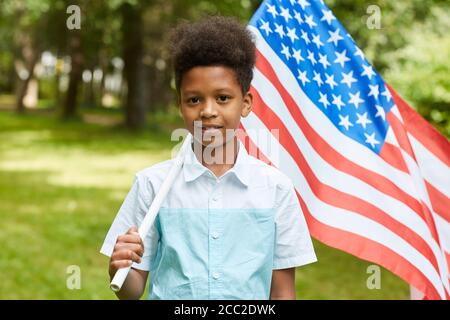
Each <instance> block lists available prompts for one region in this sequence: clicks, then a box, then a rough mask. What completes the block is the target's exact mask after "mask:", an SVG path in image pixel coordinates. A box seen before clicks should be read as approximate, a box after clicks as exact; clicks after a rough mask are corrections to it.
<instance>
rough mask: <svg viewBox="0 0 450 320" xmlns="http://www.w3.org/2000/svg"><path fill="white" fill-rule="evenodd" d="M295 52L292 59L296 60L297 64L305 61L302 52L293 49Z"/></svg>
mask: <svg viewBox="0 0 450 320" xmlns="http://www.w3.org/2000/svg"><path fill="white" fill-rule="evenodd" d="M292 50H293V51H294V53H293V55H292V57H293V58H294V59H295V61H296V62H297V64H299V63H300V61H305V59H303V57H302V55H301V54H302V50H300V49H299V50H296V49H292Z"/></svg>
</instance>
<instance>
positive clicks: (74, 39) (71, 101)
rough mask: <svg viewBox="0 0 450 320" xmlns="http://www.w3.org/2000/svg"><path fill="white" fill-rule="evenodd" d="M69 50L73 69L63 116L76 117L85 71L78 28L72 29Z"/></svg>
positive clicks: (65, 117) (67, 117)
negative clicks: (83, 72)
mask: <svg viewBox="0 0 450 320" xmlns="http://www.w3.org/2000/svg"><path fill="white" fill-rule="evenodd" d="M69 52H70V62H71V70H70V75H69V87H68V89H67V94H66V100H65V103H64V109H63V118H64V119H69V118H74V117H75V116H76V113H77V97H78V90H79V87H80V82H81V75H82V71H83V51H82V46H81V35H80V32H79V31H78V30H72V31H70V39H69Z"/></svg>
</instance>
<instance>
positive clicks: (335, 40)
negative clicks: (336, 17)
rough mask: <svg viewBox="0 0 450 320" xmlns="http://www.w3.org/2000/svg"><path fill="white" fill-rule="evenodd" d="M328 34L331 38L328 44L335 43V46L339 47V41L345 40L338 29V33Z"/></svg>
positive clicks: (330, 32)
mask: <svg viewBox="0 0 450 320" xmlns="http://www.w3.org/2000/svg"><path fill="white" fill-rule="evenodd" d="M328 33H329V34H330V37H329V38H328V40H327V42H328V43H330V42H333V44H334V46H337V44H338V41H339V40H343V39H344V38H343V37H341V35H340V34H339V29H336V31H334V32H332V31H328Z"/></svg>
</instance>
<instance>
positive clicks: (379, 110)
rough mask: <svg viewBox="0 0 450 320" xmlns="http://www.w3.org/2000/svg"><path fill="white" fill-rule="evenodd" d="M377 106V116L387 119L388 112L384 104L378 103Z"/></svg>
mask: <svg viewBox="0 0 450 320" xmlns="http://www.w3.org/2000/svg"><path fill="white" fill-rule="evenodd" d="M375 108H377V113H376V114H375V117H376V118H378V117H381V119H383V121H384V120H386V112H385V111H384V109H383V107H382V106H379V105H376V106H375Z"/></svg>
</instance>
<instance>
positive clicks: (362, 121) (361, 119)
mask: <svg viewBox="0 0 450 320" xmlns="http://www.w3.org/2000/svg"><path fill="white" fill-rule="evenodd" d="M356 116H357V117H358V120H356V123H358V124H360V125H361V126H362V127H363V128H364V130H365V129H366V126H367V124H369V123H372V121H370V120H369V119H367V112H364V114H359V113H356Z"/></svg>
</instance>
